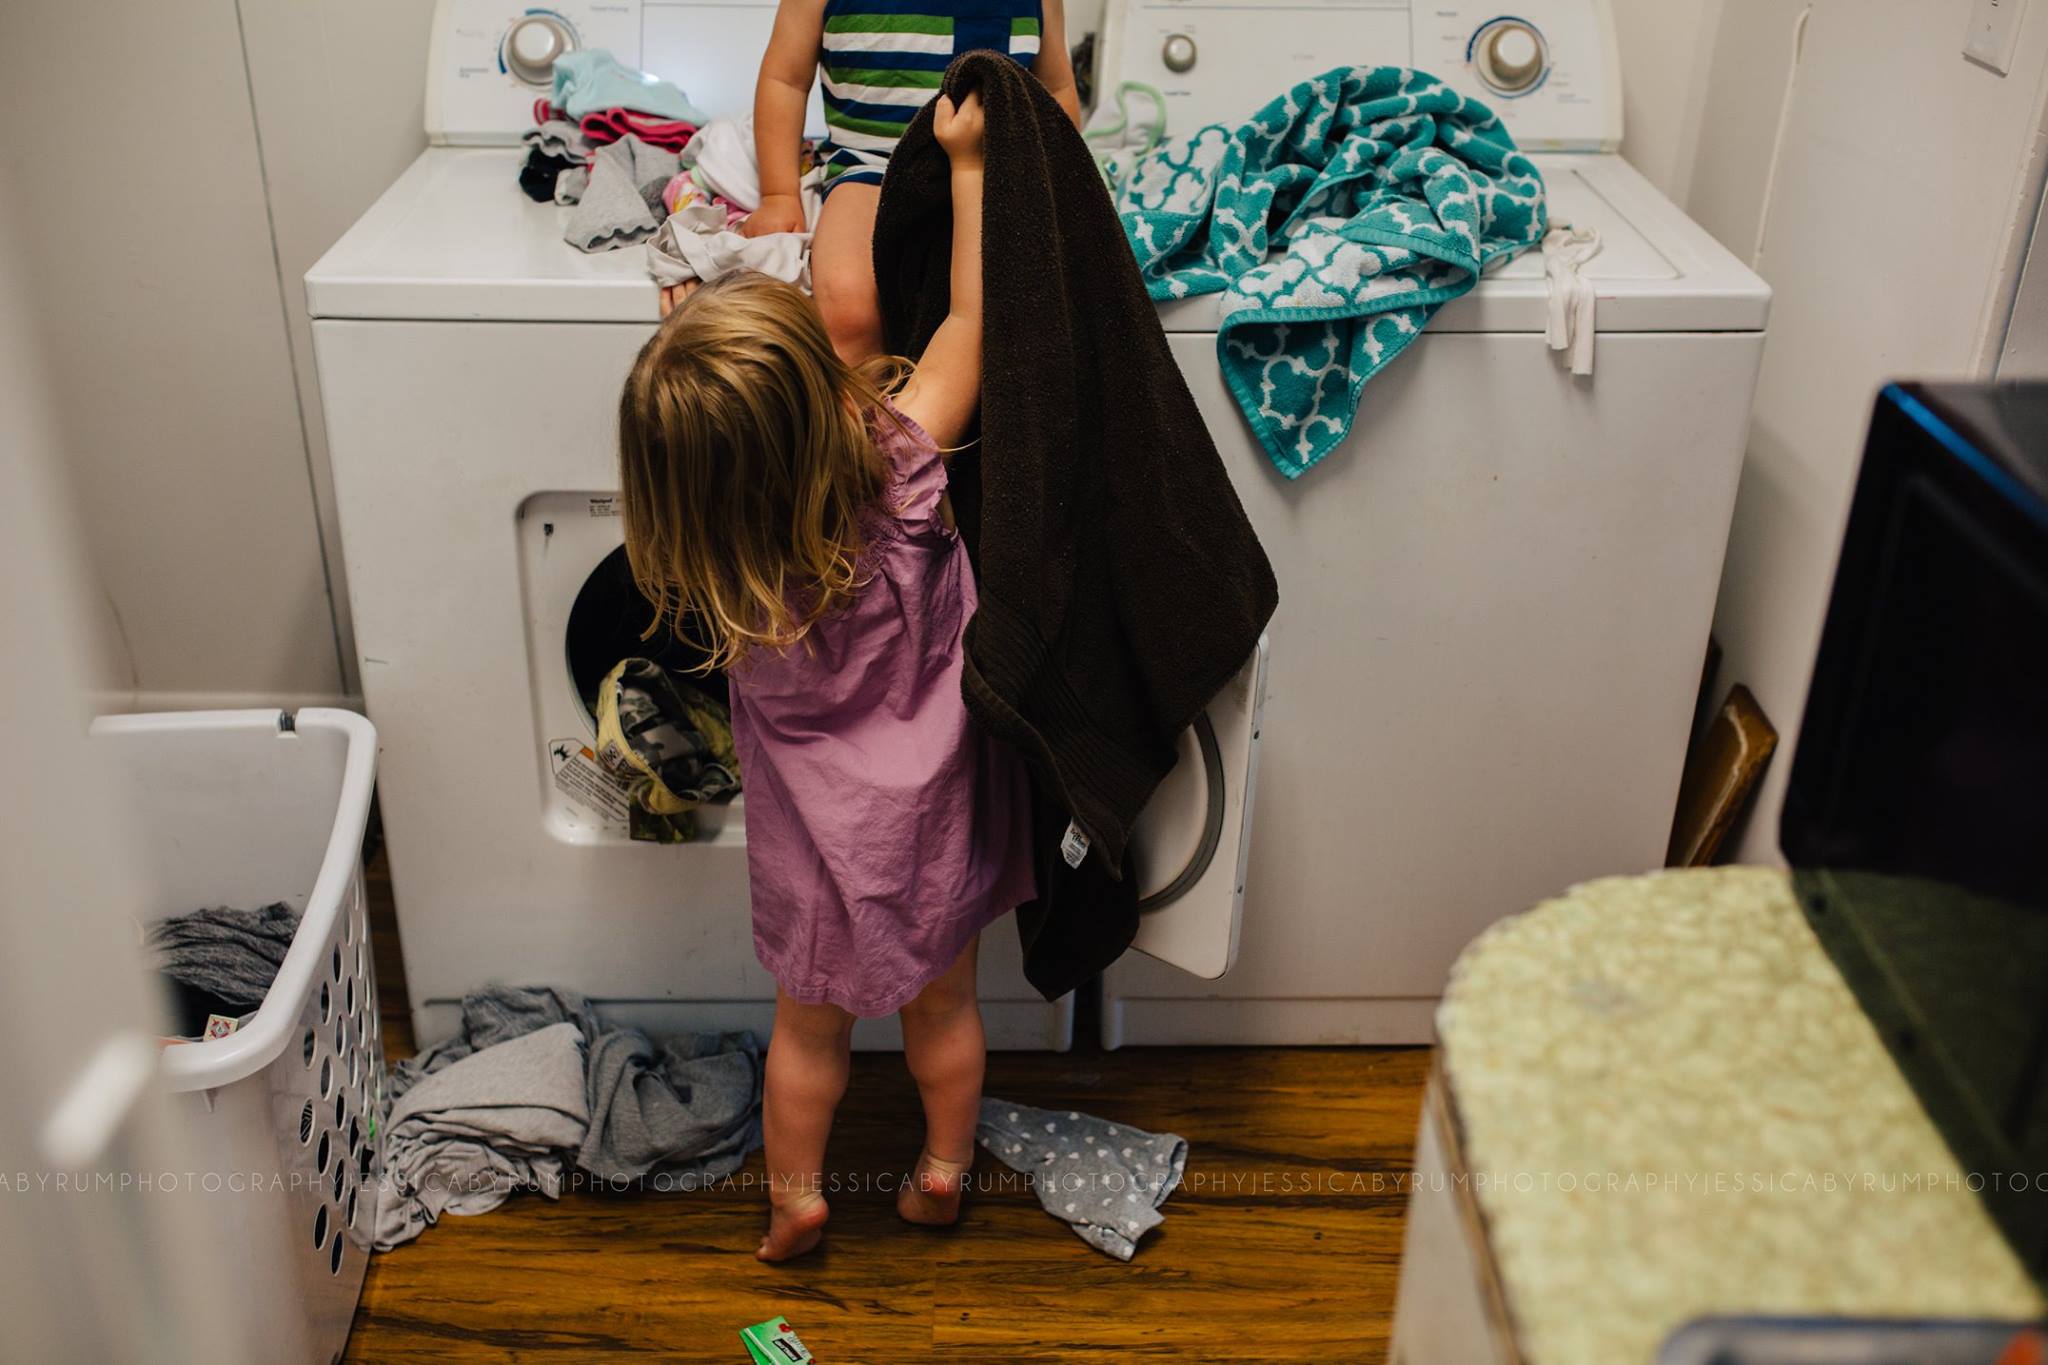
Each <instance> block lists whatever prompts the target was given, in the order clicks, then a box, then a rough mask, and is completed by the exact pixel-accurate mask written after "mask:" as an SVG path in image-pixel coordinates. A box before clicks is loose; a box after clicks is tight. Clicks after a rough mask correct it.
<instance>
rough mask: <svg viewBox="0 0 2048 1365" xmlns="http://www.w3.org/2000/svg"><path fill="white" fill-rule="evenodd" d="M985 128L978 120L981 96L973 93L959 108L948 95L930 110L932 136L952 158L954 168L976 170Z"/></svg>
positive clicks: (980, 120)
mask: <svg viewBox="0 0 2048 1365" xmlns="http://www.w3.org/2000/svg"><path fill="white" fill-rule="evenodd" d="M985 129H986V125H985V123H984V121H983V119H982V116H981V92H980V91H979V90H976V91H972V92H970V93H969V94H968V96H967V98H966V99H964V100H961V101H960V103H959V104H958V105H955V104H954V103H953V97H952V96H951V95H941V96H939V103H938V106H937V107H936V108H935V109H933V110H932V136H933V137H935V138H937V139H938V140H939V145H940V146H941V147H944V148H945V149H946V155H947V156H949V157H951V158H953V164H954V165H955V166H979V165H980V164H981V155H982V138H983V133H984V132H985Z"/></svg>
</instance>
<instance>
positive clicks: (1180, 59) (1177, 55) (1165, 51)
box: [1159, 33, 1195, 76]
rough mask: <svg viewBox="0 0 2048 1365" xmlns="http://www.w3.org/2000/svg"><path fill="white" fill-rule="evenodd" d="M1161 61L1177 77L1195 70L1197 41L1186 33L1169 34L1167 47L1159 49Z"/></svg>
mask: <svg viewBox="0 0 2048 1365" xmlns="http://www.w3.org/2000/svg"><path fill="white" fill-rule="evenodd" d="M1159 60H1160V61H1162V62H1164V63H1166V69H1167V70H1168V71H1171V72H1173V73H1174V74H1175V75H1176V76H1178V75H1184V74H1185V73H1187V72H1189V71H1192V70H1194V69H1195V40H1194V39H1193V38H1190V37H1188V35H1187V34H1185V33H1174V34H1169V35H1168V36H1167V39H1166V46H1164V47H1162V48H1160V49H1159Z"/></svg>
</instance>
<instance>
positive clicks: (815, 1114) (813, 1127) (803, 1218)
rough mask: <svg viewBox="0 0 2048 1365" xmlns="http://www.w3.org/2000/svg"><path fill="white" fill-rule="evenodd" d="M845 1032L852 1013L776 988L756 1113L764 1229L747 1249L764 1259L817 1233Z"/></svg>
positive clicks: (800, 1247)
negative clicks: (763, 1168) (764, 1182)
mask: <svg viewBox="0 0 2048 1365" xmlns="http://www.w3.org/2000/svg"><path fill="white" fill-rule="evenodd" d="M852 1036H853V1016H852V1015H850V1014H848V1013H847V1012H846V1011H845V1010H842V1009H840V1008H839V1007H838V1006H837V1005H806V1004H804V1003H803V1002H802V1001H799V1000H792V999H790V998H789V997H788V996H787V995H784V994H783V993H782V992H781V991H777V992H776V993H775V1031H774V1033H772V1034H770V1035H769V1039H768V1074H767V1079H766V1083H765V1086H764V1095H763V1099H762V1114H761V1131H762V1143H763V1145H764V1146H765V1147H766V1148H767V1153H766V1158H767V1167H768V1204H769V1217H768V1233H767V1235H766V1236H764V1237H763V1238H762V1239H761V1245H760V1247H759V1249H757V1250H756V1251H755V1252H754V1255H756V1256H757V1257H759V1258H760V1259H762V1260H764V1261H783V1260H787V1259H789V1258H790V1257H792V1256H801V1255H803V1253H805V1252H806V1251H809V1250H810V1249H811V1248H812V1247H814V1246H816V1245H817V1244H818V1238H819V1237H821V1236H822V1235H824V1231H825V1217H826V1214H827V1213H828V1210H827V1208H826V1206H825V1194H824V1183H825V1177H824V1170H825V1139H826V1138H827V1137H828V1136H830V1135H831V1132H832V1112H833V1110H835V1109H837V1108H838V1107H839V1097H840V1096H841V1095H844V1094H845V1093H846V1075H847V1045H848V1043H849V1042H850V1041H851V1039H852Z"/></svg>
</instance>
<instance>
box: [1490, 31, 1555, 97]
mask: <svg viewBox="0 0 2048 1365" xmlns="http://www.w3.org/2000/svg"><path fill="white" fill-rule="evenodd" d="M1473 56H1474V58H1475V59H1476V60H1475V62H1474V65H1475V66H1477V67H1478V69H1479V79H1480V80H1482V81H1484V82H1485V83H1486V84H1487V85H1489V86H1491V87H1492V88H1493V89H1495V90H1498V91H1500V92H1501V93H1502V94H1504V95H1519V94H1522V93H1524V92H1526V91H1529V90H1532V89H1534V88H1535V87H1536V85H1537V83H1538V82H1539V81H1541V80H1542V78H1543V72H1544V53H1543V39H1542V38H1541V37H1539V36H1538V35H1537V32H1536V30H1535V29H1533V28H1531V27H1530V26H1529V25H1527V24H1525V23H1523V22H1522V21H1521V20H1519V19H1500V20H1496V21H1495V22H1493V23H1491V24H1489V25H1487V27H1486V28H1485V29H1484V30H1483V31H1482V32H1481V33H1480V35H1479V42H1478V45H1477V50H1476V51H1475V52H1474V54H1473Z"/></svg>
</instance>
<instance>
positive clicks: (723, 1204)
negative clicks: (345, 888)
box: [346, 859, 1429, 1365]
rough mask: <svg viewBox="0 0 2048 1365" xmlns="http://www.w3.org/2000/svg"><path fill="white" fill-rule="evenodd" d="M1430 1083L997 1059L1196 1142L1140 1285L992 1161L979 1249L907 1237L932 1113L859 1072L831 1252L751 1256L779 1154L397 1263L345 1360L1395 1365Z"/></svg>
mask: <svg viewBox="0 0 2048 1365" xmlns="http://www.w3.org/2000/svg"><path fill="white" fill-rule="evenodd" d="M379 863H381V859H380V860H379ZM372 874H373V875H372V880H371V887H372V895H373V899H374V901H375V902H376V904H375V914H374V920H375V928H374V930H373V934H374V936H375V943H376V953H377V962H378V975H379V982H380V985H381V989H382V993H383V997H384V998H383V1001H382V1006H383V1010H384V1025H385V1033H384V1036H385V1038H386V1039H387V1040H390V1041H389V1044H388V1045H389V1046H392V1047H393V1048H394V1049H395V1054H394V1055H404V1052H405V1050H407V1048H409V1046H410V1042H409V1038H410V1027H409V1024H408V1021H407V1020H406V1018H405V1010H404V987H403V981H402V966H401V964H400V960H399V957H398V952H397V935H396V932H395V928H396V926H395V924H394V922H393V919H392V915H391V909H390V892H389V884H388V881H387V880H386V879H385V878H384V877H382V876H381V875H380V874H381V867H380V866H378V865H377V864H373V868H372ZM1428 1065H1429V1054H1428V1052H1427V1051H1426V1050H1423V1049H1365V1048H1314V1049H1265V1048H1172V1049H1156V1048H1142V1049H1126V1050H1123V1051H1120V1052H1103V1051H1101V1050H1100V1049H1098V1048H1094V1047H1092V1046H1090V1045H1085V1044H1084V1046H1082V1047H1081V1048H1079V1049H1077V1050H1076V1051H1075V1052H1072V1053H1069V1054H1066V1055H1054V1054H1015V1053H998V1054H995V1055H994V1056H993V1057H991V1058H990V1065H989V1079H988V1089H989V1091H990V1093H992V1094H997V1095H1001V1096H1003V1097H1004V1098H1007V1099H1017V1100H1022V1101H1024V1102H1025V1103H1028V1104H1035V1105H1041V1106H1044V1107H1047V1108H1075V1109H1085V1110H1089V1111H1092V1112H1094V1113H1097V1114H1101V1115H1104V1116H1106V1117H1112V1118H1115V1119H1120V1120H1126V1121H1128V1122H1130V1123H1133V1124H1136V1125H1138V1126H1140V1127H1144V1128H1150V1129H1154V1130H1162V1129H1165V1130H1171V1131H1174V1132H1177V1133H1180V1134H1182V1135H1183V1136H1185V1137H1186V1138H1187V1139H1188V1142H1189V1149H1190V1150H1189V1158H1188V1163H1187V1173H1186V1178H1185V1180H1184V1183H1183V1185H1182V1188H1181V1189H1180V1190H1179V1191H1177V1192H1176V1193H1175V1194H1174V1195H1173V1197H1172V1198H1171V1199H1170V1200H1168V1201H1167V1204H1166V1206H1165V1210H1164V1212H1165V1215H1166V1223H1165V1226H1164V1227H1162V1228H1160V1229H1159V1230H1158V1231H1156V1232H1154V1233H1152V1234H1151V1235H1150V1236H1149V1237H1148V1238H1147V1239H1146V1241H1145V1242H1144V1243H1143V1244H1142V1245H1141V1246H1140V1248H1139V1250H1138V1254H1137V1256H1136V1258H1135V1259H1134V1260H1132V1261H1131V1262H1129V1263H1128V1264H1125V1263H1120V1262H1117V1261H1114V1260H1111V1259H1110V1258H1109V1257H1107V1256H1105V1255H1103V1254H1102V1253H1101V1252H1098V1251H1096V1250H1094V1249H1093V1248H1092V1247H1090V1246H1088V1245H1087V1244H1085V1243H1083V1242H1082V1241H1081V1240H1080V1239H1079V1238H1078V1237H1076V1236H1074V1234H1073V1233H1072V1232H1071V1231H1070V1230H1068V1228H1067V1227H1066V1226H1065V1225H1064V1224H1062V1223H1060V1222H1057V1221H1055V1220H1054V1219H1053V1218H1052V1217H1051V1216H1050V1215H1048V1214H1046V1213H1045V1212H1044V1211H1043V1210H1042V1209H1040V1207H1039V1205H1038V1201H1037V1198H1036V1197H1035V1196H1034V1195H1033V1194H1032V1193H1031V1191H1030V1190H1029V1188H1028V1187H1027V1186H1026V1185H1025V1184H1024V1181H1023V1178H1022V1177H1021V1176H1017V1175H1013V1174H1012V1173H1011V1172H1010V1171H1008V1170H1007V1169H1006V1168H1004V1167H1001V1166H1000V1165H997V1164H996V1163H995V1162H994V1161H993V1160H992V1159H991V1158H988V1157H987V1156H986V1155H985V1154H984V1155H983V1156H982V1158H981V1164H980V1165H979V1166H977V1168H976V1170H975V1180H976V1187H975V1190H974V1192H973V1193H972V1194H971V1195H970V1202H969V1204H968V1208H967V1213H966V1216H965V1219H964V1220H963V1222H962V1224H961V1225H960V1226H959V1227H957V1228H952V1229H946V1230H943V1231H935V1230H929V1229H923V1228H913V1227H909V1226H907V1225H905V1224H903V1223H901V1222H899V1221H898V1220H897V1218H896V1216H895V1212H894V1208H893V1193H892V1190H893V1186H891V1185H890V1184H889V1183H888V1182H889V1181H890V1179H891V1178H892V1177H893V1173H895V1172H898V1171H900V1170H902V1169H903V1168H904V1167H905V1166H906V1165H907V1163H908V1162H909V1161H910V1159H911V1158H912V1157H913V1156H914V1155H915V1153H916V1149H917V1143H918V1112H917V1099H916V1093H915V1091H914V1090H913V1089H912V1087H911V1085H910V1081H909V1077H908V1076H907V1075H906V1074H905V1072H904V1070H903V1063H902V1059H901V1058H900V1057H897V1056H894V1055H872V1054H859V1055H856V1057H855V1059H854V1079H853V1085H852V1087H851V1089H850V1091H849V1093H848V1095H847V1098H846V1101H845V1103H844V1104H843V1105H842V1106H841V1109H840V1115H839V1124H838V1127H837V1129H836V1130H835V1132H834V1134H833V1143H832V1151H831V1155H830V1158H829V1161H828V1179H835V1180H837V1181H838V1183H839V1189H838V1192H837V1193H832V1194H831V1195H830V1197H831V1200H832V1221H831V1225H830V1227H829V1229H828V1231H827V1234H826V1239H825V1245H824V1247H823V1249H822V1250H821V1251H819V1252H818V1253H816V1254H814V1255H812V1256H809V1257H807V1258H804V1259H802V1260H800V1261H796V1262H793V1263H790V1264H788V1265H784V1266H763V1265H760V1264H758V1263H757V1262H756V1261H755V1260H754V1259H753V1256H752V1251H753V1248H754V1246H755V1244H756V1242H757V1241H758V1240H759V1237H760V1233H761V1228H762V1224H763V1219H764V1216H765V1199H764V1196H763V1194H762V1192H761V1188H760V1183H759V1182H760V1172H761V1162H760V1155H759V1154H758V1153H756V1154H755V1155H754V1157H753V1158H751V1159H750V1161H749V1163H748V1165H747V1167H746V1169H745V1170H744V1171H743V1172H742V1173H740V1174H739V1175H736V1176H734V1177H733V1179H732V1181H731V1182H730V1183H729V1184H728V1185H726V1186H724V1187H720V1188H713V1189H709V1190H700V1191H696V1192H690V1193H659V1192H651V1191H650V1192H639V1191H633V1192H615V1191H606V1190H591V1189H589V1188H584V1189H580V1190H577V1191H575V1192H573V1193H570V1194H567V1195H565V1196H564V1198H563V1199H562V1200H561V1201H560V1202H558V1203H551V1202H549V1201H548V1200H546V1199H543V1198H540V1197H539V1196H537V1195H524V1196H517V1197H515V1198H514V1199H513V1200H511V1201H510V1202H509V1203H507V1204H506V1205H505V1206H504V1207H503V1208H501V1209H499V1210H497V1211H496V1212H493V1213H490V1214H486V1215H484V1216H482V1217H477V1218H444V1219H443V1220H442V1221H441V1222H440V1223H439V1224H438V1225H437V1226H435V1227H431V1228H429V1229H427V1231H426V1232H425V1233H424V1234H423V1235H422V1236H421V1237H420V1238H419V1239H418V1240H417V1241H415V1242H413V1243H412V1244H410V1245H408V1246H404V1247H400V1248H399V1249H398V1250H396V1251H393V1252H389V1253H386V1254H384V1255H381V1256H378V1257H375V1258H374V1259H373V1260H372V1262H371V1264H370V1270H369V1277H368V1281H367V1283H366V1285H365V1287H364V1290H363V1298H362V1303H361V1306H360V1307H359V1308H358V1310H357V1313H356V1323H355V1332H354V1335H353V1337H352V1338H351V1339H350V1342H349V1350H348V1355H347V1357H346V1358H347V1360H348V1361H351V1362H362V1365H408V1363H410V1362H450V1363H451V1365H460V1363H462V1362H482V1361H506V1362H536V1361H547V1362H578V1363H579V1365H580V1362H594V1361H614V1360H632V1359H647V1360H661V1361H715V1362H739V1363H740V1365H744V1362H745V1361H746V1358H747V1353H746V1349H745V1347H743V1346H742V1345H741V1344H740V1341H739V1336H738V1334H739V1329H740V1328H741V1327H743V1326H746V1325H747V1324H748V1323H753V1322H760V1321H762V1320H764V1319H766V1318H771V1317H774V1316H775V1315H776V1314H778V1313H779V1314H783V1315H785V1316H787V1317H788V1318H789V1320H790V1322H791V1323H792V1324H793V1325H794V1326H795V1327H796V1329H797V1332H798V1333H799V1334H800V1335H801V1336H802V1338H803V1340H804V1344H805V1345H806V1346H808V1347H809V1348H810V1349H811V1351H812V1353H813V1354H814V1355H815V1356H816V1357H817V1359H818V1361H819V1362H820V1365H854V1362H862V1363H864V1365H897V1363H898V1362H911V1361H923V1360H936V1361H946V1362H998V1361H1072V1362H1080V1361H1102V1360H1114V1359H1125V1358H1131V1359H1147V1360H1174V1361H1250V1362H1281V1361H1288V1362H1298V1361H1309V1360H1313V1361H1318V1362H1341V1363H1342V1365H1352V1362H1363V1361H1377V1360H1380V1359H1382V1358H1383V1356H1384V1354H1385V1350H1386V1339H1387V1332H1388V1328H1389V1325H1390V1323H1391V1320H1392V1315H1393V1301H1394V1286H1395V1282H1396V1275H1397V1272H1398V1268H1399V1263H1400V1254H1401V1217H1402V1207H1403V1202H1404V1190H1403V1188H1402V1185H1401V1181H1402V1178H1403V1177H1404V1176H1405V1175H1406V1173H1407V1171H1408V1168H1409V1157H1410V1154H1411V1151H1412V1148H1413V1145H1414V1138H1415V1125H1416V1116H1417V1112H1418V1109H1419V1107H1420V1103H1421V1097H1422V1086H1423V1082H1424V1080H1425V1078H1426V1074H1427V1070H1428Z"/></svg>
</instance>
